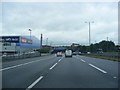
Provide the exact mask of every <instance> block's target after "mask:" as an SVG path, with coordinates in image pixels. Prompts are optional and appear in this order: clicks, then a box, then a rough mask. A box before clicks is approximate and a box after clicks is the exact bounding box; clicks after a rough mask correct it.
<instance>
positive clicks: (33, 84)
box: [26, 76, 43, 90]
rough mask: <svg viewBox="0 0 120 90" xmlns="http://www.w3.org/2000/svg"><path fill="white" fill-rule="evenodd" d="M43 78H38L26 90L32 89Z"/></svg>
mask: <svg viewBox="0 0 120 90" xmlns="http://www.w3.org/2000/svg"><path fill="white" fill-rule="evenodd" d="M42 78H43V76H40V77H39V78H38V79H37V80H36V81H35V82H33V83H32V84H31V85H30V86H29V87H28V88H27V89H26V90H29V89H31V88H32V87H34V86H35V85H36V84H37V83H38V82H39V81H40V80H41V79H42Z"/></svg>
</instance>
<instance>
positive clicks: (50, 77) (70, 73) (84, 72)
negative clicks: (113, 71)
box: [33, 57, 118, 88]
mask: <svg viewBox="0 0 120 90" xmlns="http://www.w3.org/2000/svg"><path fill="white" fill-rule="evenodd" d="M117 87H118V81H117V79H114V78H112V77H111V76H109V75H108V74H105V73H102V72H100V71H98V70H96V69H94V68H93V67H91V66H90V65H89V64H88V63H83V62H80V61H79V60H78V59H76V58H75V57H73V58H63V59H62V61H61V62H60V63H58V64H57V66H56V67H54V68H53V69H52V70H51V71H50V72H49V73H47V74H46V75H44V78H43V79H42V80H41V81H40V82H38V83H37V84H36V85H35V86H34V87H33V88H117Z"/></svg>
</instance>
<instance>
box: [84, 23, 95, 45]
mask: <svg viewBox="0 0 120 90" xmlns="http://www.w3.org/2000/svg"><path fill="white" fill-rule="evenodd" d="M85 23H88V25H89V46H90V44H91V32H90V25H91V23H94V21H92V22H90V21H89V22H87V21H86V22H85Z"/></svg>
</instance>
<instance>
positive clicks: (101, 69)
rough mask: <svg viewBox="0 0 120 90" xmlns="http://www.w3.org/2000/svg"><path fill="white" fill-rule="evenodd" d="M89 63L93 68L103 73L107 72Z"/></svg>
mask: <svg viewBox="0 0 120 90" xmlns="http://www.w3.org/2000/svg"><path fill="white" fill-rule="evenodd" d="M89 65H90V66H92V67H94V68H95V69H97V70H99V71H101V72H103V73H107V72H106V71H104V70H102V69H100V68H98V67H96V66H94V65H92V64H89Z"/></svg>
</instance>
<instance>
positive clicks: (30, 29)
mask: <svg viewBox="0 0 120 90" xmlns="http://www.w3.org/2000/svg"><path fill="white" fill-rule="evenodd" d="M29 31H30V40H31V31H32V30H31V29H29Z"/></svg>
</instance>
